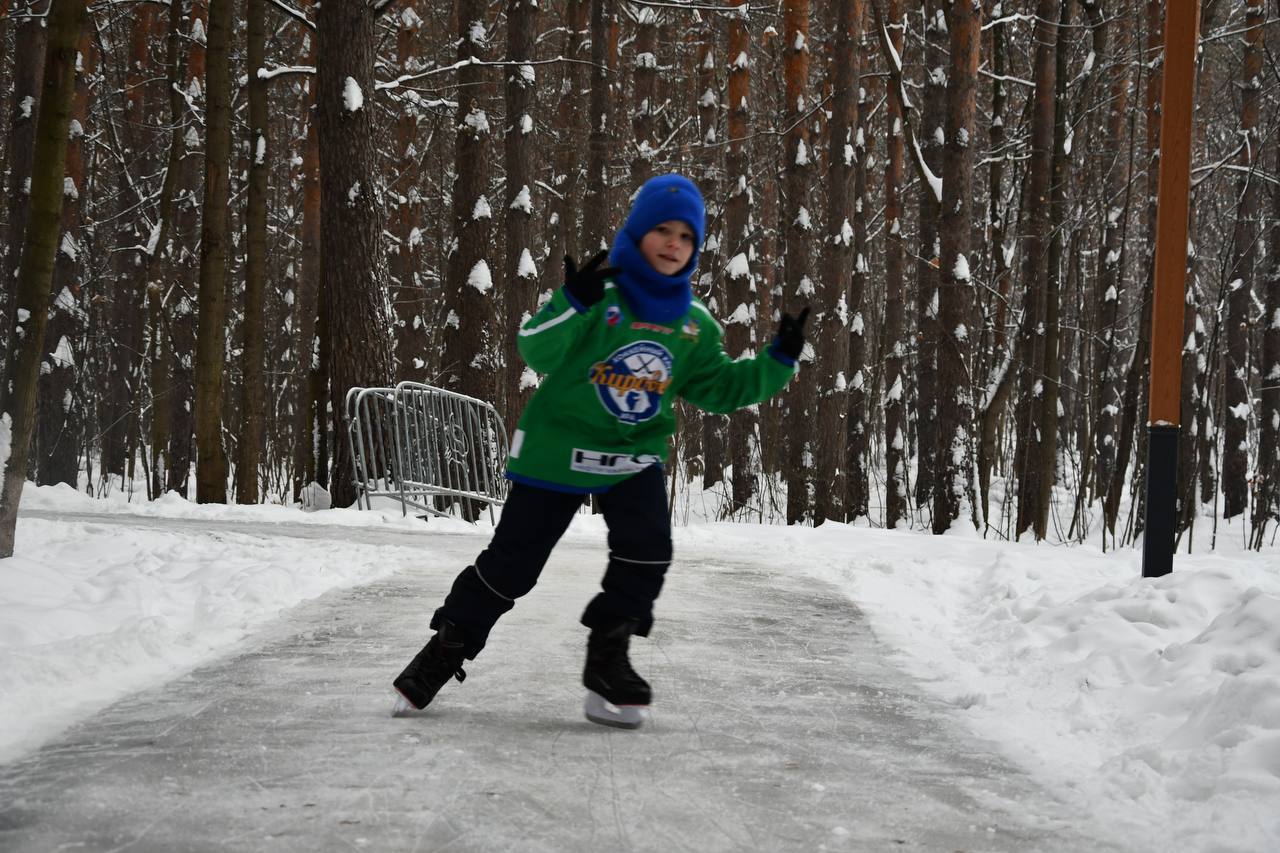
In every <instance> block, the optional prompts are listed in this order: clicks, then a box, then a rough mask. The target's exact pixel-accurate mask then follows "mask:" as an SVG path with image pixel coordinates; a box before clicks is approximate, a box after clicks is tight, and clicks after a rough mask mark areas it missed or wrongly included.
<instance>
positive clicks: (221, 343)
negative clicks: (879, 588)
mask: <svg viewBox="0 0 1280 853" xmlns="http://www.w3.org/2000/svg"><path fill="white" fill-rule="evenodd" d="M232 5H233V3H232V0H209V30H208V32H209V36H208V53H207V57H206V61H207V69H206V73H205V99H206V101H205V102H206V104H207V108H206V110H205V143H204V203H203V205H202V209H201V216H200V287H199V320H198V323H197V328H196V365H195V386H196V416H195V438H196V500H197V501H199V502H200V503H226V502H227V457H226V452H225V450H224V449H223V445H222V378H223V371H224V365H225V359H226V321H227V281H226V279H227V242H228V234H227V225H228V210H227V207H228V204H229V202H230V196H231V175H230V168H231V67H230V66H231V64H230V56H229V51H230V42H231V21H232Z"/></svg>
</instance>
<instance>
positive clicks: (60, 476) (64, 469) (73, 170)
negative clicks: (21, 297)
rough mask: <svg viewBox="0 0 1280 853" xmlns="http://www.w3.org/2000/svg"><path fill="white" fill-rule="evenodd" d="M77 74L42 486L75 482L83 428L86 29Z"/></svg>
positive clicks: (39, 425)
mask: <svg viewBox="0 0 1280 853" xmlns="http://www.w3.org/2000/svg"><path fill="white" fill-rule="evenodd" d="M76 53H77V57H78V61H79V64H80V72H79V73H78V74H77V75H76V82H75V95H74V96H73V99H72V108H71V121H70V123H69V125H68V127H69V129H68V138H67V165H66V169H65V174H64V177H63V200H62V239H61V241H60V243H59V246H58V253H57V256H56V259H55V261H54V267H53V289H52V293H53V302H52V304H51V305H50V308H49V325H48V326H47V327H46V329H45V336H44V339H45V345H44V360H43V361H42V363H41V365H40V386H39V387H40V396H39V404H38V405H37V407H36V436H35V446H36V449H37V456H36V482H37V483H38V484H39V485H42V486H48V485H53V484H54V483H66V484H67V485H69V486H71V487H72V488H76V487H77V486H78V485H79V483H78V482H77V474H78V470H79V452H80V447H79V441H78V437H79V435H80V432H81V430H82V429H83V428H84V413H83V405H84V403H83V401H82V400H77V399H76V395H75V387H76V370H77V364H76V354H75V345H74V343H73V342H74V341H78V340H81V339H82V338H83V336H84V325H85V323H84V318H85V313H84V307H83V305H82V304H81V300H82V297H83V282H82V279H81V277H82V274H83V267H82V266H81V264H80V252H81V247H82V241H81V234H80V226H81V219H82V217H81V210H80V198H81V193H82V192H83V191H84V190H85V159H84V137H85V126H86V125H87V124H88V116H89V80H91V79H92V78H93V77H94V76H95V75H96V74H97V70H98V51H97V47H96V46H95V44H94V40H93V39H92V38H91V37H90V36H89V34H88V33H87V32H84V33H82V34H81V37H80V44H79V45H78V47H77V50H76Z"/></svg>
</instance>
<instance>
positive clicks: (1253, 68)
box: [1222, 0, 1266, 518]
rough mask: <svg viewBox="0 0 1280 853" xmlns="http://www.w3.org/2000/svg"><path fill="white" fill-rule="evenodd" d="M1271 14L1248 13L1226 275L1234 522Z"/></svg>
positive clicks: (1244, 467)
mask: <svg viewBox="0 0 1280 853" xmlns="http://www.w3.org/2000/svg"><path fill="white" fill-rule="evenodd" d="M1265 19H1266V11H1265V9H1264V8H1263V4H1262V0H1249V3H1248V7H1247V8H1246V10H1245V26H1246V30H1245V35H1244V42H1245V49H1244V63H1243V67H1242V68H1241V70H1240V80H1239V83H1238V86H1239V89H1240V137H1241V141H1242V142H1243V143H1244V145H1243V147H1242V148H1241V149H1240V155H1239V157H1238V159H1237V165H1238V166H1239V167H1240V169H1241V171H1240V173H1239V177H1238V178H1237V183H1236V188H1237V189H1236V192H1237V194H1238V198H1239V206H1238V208H1237V210H1236V223H1235V236H1234V239H1233V240H1232V262H1231V266H1230V268H1229V271H1228V273H1227V281H1228V284H1227V298H1226V303H1227V316H1226V325H1227V330H1226V344H1227V345H1226V349H1225V350H1224V352H1223V363H1222V371H1223V373H1222V382H1223V390H1224V393H1225V395H1226V401H1225V406H1226V418H1225V420H1226V423H1224V424H1223V430H1222V435H1223V448H1222V498H1223V503H1222V514H1223V516H1224V517H1226V518H1233V517H1235V516H1237V515H1240V514H1242V513H1243V512H1244V511H1245V509H1246V508H1247V507H1248V502H1249V484H1248V482H1247V481H1248V477H1249V424H1250V421H1251V419H1252V417H1253V401H1252V395H1251V394H1250V392H1249V385H1250V382H1249V369H1250V359H1249V327H1250V325H1251V323H1250V319H1249V318H1250V314H1251V313H1252V305H1251V303H1252V302H1253V279H1254V274H1255V267H1256V266H1257V245H1258V222H1257V217H1258V187H1259V185H1260V183H1261V181H1260V180H1259V177H1258V176H1257V175H1255V174H1254V168H1255V164H1256V163H1257V161H1258V145H1259V144H1260V142H1261V137H1260V135H1259V134H1258V107H1259V102H1260V100H1261V93H1262V80H1261V77H1262V28H1263V24H1264V23H1265Z"/></svg>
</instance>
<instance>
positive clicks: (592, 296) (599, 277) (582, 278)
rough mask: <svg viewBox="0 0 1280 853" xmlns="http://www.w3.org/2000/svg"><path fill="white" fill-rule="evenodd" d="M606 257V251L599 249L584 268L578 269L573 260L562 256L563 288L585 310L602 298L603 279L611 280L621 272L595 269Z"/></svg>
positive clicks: (613, 269)
mask: <svg viewBox="0 0 1280 853" xmlns="http://www.w3.org/2000/svg"><path fill="white" fill-rule="evenodd" d="M607 257H609V252H608V250H607V249H601V250H600V251H599V252H597V253H596V255H595V257H593V258H592V259H591V260H589V261H587V265H586V266H584V267H583V268H582V269H578V265H577V264H575V263H574V262H573V258H571V257H569V256H568V255H565V256H564V288H565V290H567V291H569V293H571V294H573V298H574V299H576V300H578V301H579V302H581V303H582V305H583V306H584V307H586V308H590V307H591V306H592V305H595V304H596V303H597V302H599V301H600V300H601V299H603V298H604V282H605V279H607V278H613V277H614V276H615V275H617V274H618V273H619V272H621V270H620V269H618V268H617V267H603V268H601V269H597V267H599V266H600V264H602V263H603V262H604V259H605V258H607Z"/></svg>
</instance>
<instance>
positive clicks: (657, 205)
mask: <svg viewBox="0 0 1280 853" xmlns="http://www.w3.org/2000/svg"><path fill="white" fill-rule="evenodd" d="M671 219H678V220H680V221H681V222H684V223H685V224H687V225H688V226H689V227H690V228H692V229H693V256H692V257H691V258H689V264H688V266H687V267H685V269H688V270H691V269H693V268H694V267H695V266H697V265H698V250H699V249H700V248H701V246H702V239H703V236H704V234H705V232H706V228H707V210H706V207H705V206H704V205H703V203H702V193H700V192H698V188H697V186H695V185H694V183H693V181H691V180H689V179H688V178H686V177H685V176H684V175H676V174H671V175H659V176H658V177H656V178H650V179H649V180H647V181H645V183H644V186H642V187H640V192H638V193H636V200H635V201H634V202H632V204H631V213H629V214H628V215H627V221H626V222H625V223H624V224H623V226H622V230H623V231H625V232H626V233H627V236H629V237H630V238H631V239H632V240H634V241H635V243H636V245H637V246H639V245H640V241H641V240H643V239H644V235H645V234H647V233H649V232H650V231H652V230H653V228H654V227H655V226H657V225H660V224H662V223H663V222H666V221H668V220H671Z"/></svg>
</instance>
